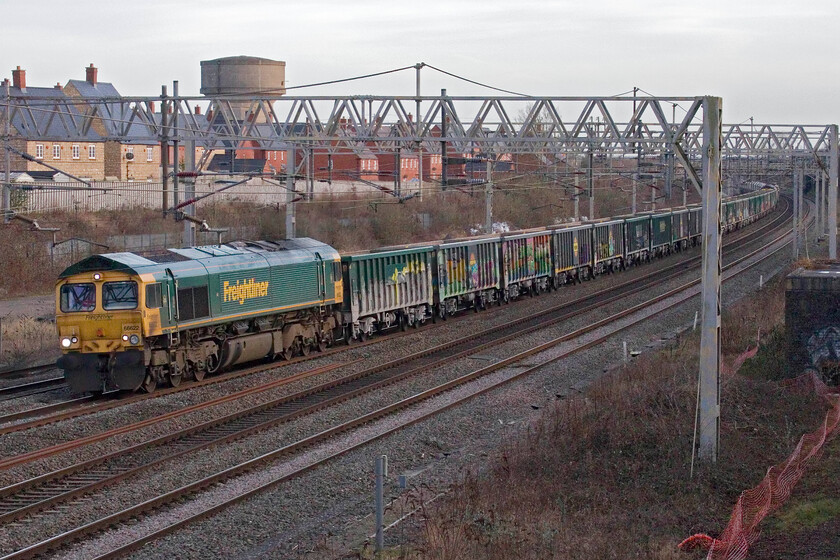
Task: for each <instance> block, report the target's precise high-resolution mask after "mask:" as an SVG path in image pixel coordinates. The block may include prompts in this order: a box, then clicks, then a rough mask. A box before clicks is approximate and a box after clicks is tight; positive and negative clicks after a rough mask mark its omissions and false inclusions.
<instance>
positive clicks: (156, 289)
mask: <svg viewBox="0 0 840 560" xmlns="http://www.w3.org/2000/svg"><path fill="white" fill-rule="evenodd" d="M146 307H147V308H149V309H157V308H158V307H163V297H162V295H161V289H160V282H155V283H154V284H147V285H146Z"/></svg>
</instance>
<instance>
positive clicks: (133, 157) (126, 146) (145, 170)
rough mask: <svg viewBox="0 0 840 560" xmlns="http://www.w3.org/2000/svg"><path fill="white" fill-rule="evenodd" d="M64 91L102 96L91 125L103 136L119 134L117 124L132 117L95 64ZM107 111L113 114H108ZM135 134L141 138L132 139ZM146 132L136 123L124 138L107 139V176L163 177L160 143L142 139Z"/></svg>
mask: <svg viewBox="0 0 840 560" xmlns="http://www.w3.org/2000/svg"><path fill="white" fill-rule="evenodd" d="M64 93H65V94H66V95H67V96H68V97H70V98H80V99H85V100H87V101H91V100H93V101H95V100H97V99H101V100H102V102H101V104H100V105H99V107H98V108H99V109H100V110H99V116H98V117H95V118H94V121H93V124H92V126H91V128H92V129H93V130H95V131H96V132H97V133H98V134H99V135H101V136H104V137H107V136H117V134H116V133H115V131H116V130H117V128H119V127H121V125H122V123H124V122H127V121H128V120H129V119H130V117H131V113H130V108H129V107H128V106H127V105H122V104H120V103H109V102H108V101H107V100H108V99H116V98H119V97H121V96H120V93H119V92H118V91H117V88H115V87H114V85H113V84H111V83H109V82H100V81H99V80H98V69H97V68H96V67H94V66H93V64H91V65H90V66H88V67H86V68H85V79H84V80H70V81H68V82H67V85H66V86H64ZM104 115H108V116H109V117H108V118H106V117H104ZM109 119H113V120H109ZM132 136H134V137H136V138H137V140H132V139H131V137H132ZM145 136H148V133H147V132H146V131H145V130H144V129H143V127H142V125H140V124H139V123H133V124H132V125H131V126H130V127H129V129H128V131H127V134H126V135H125V137H127V138H126V139H125V140H124V141H123V142H117V141H115V140H108V141H106V142H105V147H104V156H105V176H106V177H107V178H109V179H112V180H119V181H128V180H133V181H149V180H151V181H160V160H161V158H160V145H159V144H157V143H153V144H149V143H148V142H147V141H145V140H141V138H143V137H145ZM170 161H171V160H170Z"/></svg>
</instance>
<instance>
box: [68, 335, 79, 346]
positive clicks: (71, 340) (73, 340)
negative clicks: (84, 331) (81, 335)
mask: <svg viewBox="0 0 840 560" xmlns="http://www.w3.org/2000/svg"><path fill="white" fill-rule="evenodd" d="M70 342H72V343H73V344H76V343H77V342H79V339H78V338H76V337H75V336H74V337H73V338H71V339H70Z"/></svg>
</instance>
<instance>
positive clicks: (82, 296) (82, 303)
mask: <svg viewBox="0 0 840 560" xmlns="http://www.w3.org/2000/svg"><path fill="white" fill-rule="evenodd" d="M60 299H61V302H60V306H61V311H62V312H63V313H74V312H77V311H93V310H94V309H96V286H95V285H94V284H92V283H84V284H64V285H63V286H62V287H61V298H60Z"/></svg>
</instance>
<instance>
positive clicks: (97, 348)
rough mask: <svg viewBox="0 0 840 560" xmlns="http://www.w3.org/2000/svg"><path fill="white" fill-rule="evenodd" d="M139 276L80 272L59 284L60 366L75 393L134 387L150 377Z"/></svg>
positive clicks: (57, 288) (57, 292) (57, 314)
mask: <svg viewBox="0 0 840 560" xmlns="http://www.w3.org/2000/svg"><path fill="white" fill-rule="evenodd" d="M139 294H140V278H139V277H138V276H137V275H132V274H130V273H127V272H125V271H109V270H103V271H91V272H79V273H77V274H72V275H69V276H66V277H63V278H61V279H60V280H59V281H58V283H57V284H56V324H57V328H58V343H59V345H60V347H61V352H62V356H61V358H59V360H58V362H57V366H58V367H59V368H60V369H62V370H64V377H65V379H66V380H67V384H68V385H69V386H70V389H71V390H72V391H73V392H79V393H80V392H84V391H92V392H101V391H108V390H112V389H126V388H132V389H135V388H137V387H139V386H140V385H141V384H142V382H143V379H144V377H145V370H146V368H145V358H144V352H143V327H142V320H143V317H142V311H141V307H140V303H141V302H140V298H139Z"/></svg>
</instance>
